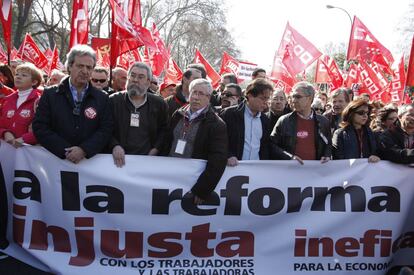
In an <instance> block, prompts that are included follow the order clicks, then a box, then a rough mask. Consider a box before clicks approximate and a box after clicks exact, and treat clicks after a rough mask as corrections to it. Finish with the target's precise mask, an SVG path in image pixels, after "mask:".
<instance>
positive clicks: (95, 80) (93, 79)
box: [91, 78, 106, 83]
mask: <svg viewBox="0 0 414 275" xmlns="http://www.w3.org/2000/svg"><path fill="white" fill-rule="evenodd" d="M91 80H92V82H99V83H105V81H106V79H96V78H92V79H91Z"/></svg>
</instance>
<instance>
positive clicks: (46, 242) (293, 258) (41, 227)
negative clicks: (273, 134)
mask: <svg viewBox="0 0 414 275" xmlns="http://www.w3.org/2000/svg"><path fill="white" fill-rule="evenodd" d="M4 145H5V144H1V146H0V161H1V164H2V167H3V169H4V167H5V166H6V165H5V164H4V163H7V165H10V160H11V161H13V159H12V158H8V157H7V156H6V155H5V152H7V154H8V155H10V154H12V153H13V152H10V148H9V147H8V146H4ZM15 156H16V159H15V178H14V182H12V181H11V180H10V179H9V178H6V181H7V182H8V191H9V194H8V195H9V200H10V210H9V231H8V236H9V239H10V240H14V242H15V243H13V244H12V245H11V246H10V247H9V248H8V249H6V252H7V253H9V254H10V255H13V256H14V257H16V258H19V259H22V260H23V261H25V262H27V263H29V264H31V265H34V266H36V267H38V268H42V269H43V270H50V271H51V272H53V273H57V274H70V275H73V274H102V275H103V274H115V273H122V274H145V275H244V274H245V275H250V274H258V275H270V274H283V275H286V274H287V275H288V274H332V272H333V271H334V272H335V274H375V275H376V274H386V273H387V272H388V271H389V270H390V269H391V268H392V267H393V266H401V265H412V264H413V263H414V248H413V246H414V219H413V218H412V217H413V215H414V204H413V195H414V188H413V185H412V184H413V175H414V170H413V169H412V168H409V167H406V166H403V165H395V164H391V163H389V162H386V161H380V162H379V163H377V164H369V163H368V162H367V160H366V159H361V160H344V161H331V162H329V163H326V164H323V165H322V164H320V163H319V162H318V161H305V165H303V166H301V165H299V164H298V163H297V162H295V161H249V162H240V165H239V166H237V167H234V168H227V169H226V171H225V173H224V175H223V177H222V179H221V181H220V183H219V185H218V186H217V188H216V190H215V193H214V194H213V195H214V196H213V197H212V199H211V200H210V201H209V202H208V203H206V205H203V206H195V205H193V204H192V200H191V198H190V197H189V194H188V193H187V192H188V191H189V190H190V188H191V187H192V185H193V184H194V183H195V181H196V180H197V178H198V175H199V174H200V173H201V171H202V170H203V167H204V165H205V162H204V161H199V160H183V159H175V158H174V159H173V158H164V157H147V156H127V157H126V166H125V167H123V168H116V167H115V166H114V164H113V160H112V157H111V156H109V155H98V156H96V157H94V158H92V159H89V160H83V161H82V162H81V163H80V164H78V165H74V164H72V163H70V162H68V161H64V160H60V159H58V158H56V157H55V156H53V155H51V154H50V153H49V152H47V151H46V150H44V149H43V148H40V147H24V148H22V149H18V150H16V151H15ZM9 172H10V171H8V172H7V173H6V174H10V173H9ZM47 267H49V269H48V268H47Z"/></svg>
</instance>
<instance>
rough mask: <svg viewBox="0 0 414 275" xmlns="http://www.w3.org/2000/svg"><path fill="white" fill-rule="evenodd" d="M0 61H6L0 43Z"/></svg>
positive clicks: (5, 55) (5, 54)
mask: <svg viewBox="0 0 414 275" xmlns="http://www.w3.org/2000/svg"><path fill="white" fill-rule="evenodd" d="M0 62H1V63H4V64H6V63H7V53H6V52H5V51H4V50H3V46H2V45H1V44H0Z"/></svg>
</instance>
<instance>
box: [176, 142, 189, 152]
mask: <svg viewBox="0 0 414 275" xmlns="http://www.w3.org/2000/svg"><path fill="white" fill-rule="evenodd" d="M186 144H187V141H185V140H183V139H179V140H178V142H177V146H176V147H175V153H177V154H180V155H182V154H184V149H185V145H186Z"/></svg>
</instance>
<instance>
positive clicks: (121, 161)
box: [112, 145, 125, 168]
mask: <svg viewBox="0 0 414 275" xmlns="http://www.w3.org/2000/svg"><path fill="white" fill-rule="evenodd" d="M112 157H113V158H114V164H115V165H116V167H119V168H121V167H122V166H124V165H125V151H124V149H123V148H122V147H121V146H120V145H117V146H115V147H114V149H112Z"/></svg>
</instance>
